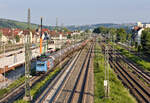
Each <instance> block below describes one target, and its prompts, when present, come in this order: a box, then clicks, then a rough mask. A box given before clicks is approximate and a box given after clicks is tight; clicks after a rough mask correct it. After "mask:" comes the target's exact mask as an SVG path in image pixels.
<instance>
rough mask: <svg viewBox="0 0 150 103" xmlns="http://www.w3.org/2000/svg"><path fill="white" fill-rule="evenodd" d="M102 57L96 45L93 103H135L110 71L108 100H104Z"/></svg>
mask: <svg viewBox="0 0 150 103" xmlns="http://www.w3.org/2000/svg"><path fill="white" fill-rule="evenodd" d="M104 68H105V67H104V56H103V54H102V53H101V48H100V46H99V45H98V44H97V45H96V47H95V56H94V83H95V85H94V86H95V88H94V102H95V103H136V100H135V99H134V98H133V97H132V96H131V95H130V93H129V91H128V90H127V89H126V88H125V87H124V86H123V84H122V83H121V81H120V80H119V79H118V78H117V76H116V75H115V73H114V71H113V70H112V69H110V72H109V73H110V74H109V76H110V80H109V83H110V95H109V96H110V98H104V95H105V94H104V78H105V69H104Z"/></svg>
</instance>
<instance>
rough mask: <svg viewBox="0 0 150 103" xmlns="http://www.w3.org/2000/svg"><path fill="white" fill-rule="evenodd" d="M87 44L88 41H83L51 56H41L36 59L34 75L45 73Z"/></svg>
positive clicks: (48, 54)
mask: <svg viewBox="0 0 150 103" xmlns="http://www.w3.org/2000/svg"><path fill="white" fill-rule="evenodd" d="M87 42H88V40H85V41H83V42H80V43H77V44H75V45H72V46H70V47H67V48H65V49H62V50H59V51H58V52H56V53H55V54H52V55H51V54H50V53H46V54H44V55H41V56H40V57H38V58H37V61H36V68H35V69H36V70H35V71H36V74H40V73H46V72H47V71H48V70H49V69H52V68H53V67H54V66H56V65H57V64H58V63H59V62H60V61H62V60H63V59H64V58H65V57H67V56H68V55H69V54H71V53H72V52H74V51H77V50H79V49H81V48H83V47H84V46H85V45H86V44H87Z"/></svg>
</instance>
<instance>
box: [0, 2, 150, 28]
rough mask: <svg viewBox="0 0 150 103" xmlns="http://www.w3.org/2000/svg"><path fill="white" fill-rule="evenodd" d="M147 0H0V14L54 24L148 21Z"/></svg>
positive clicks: (8, 17)
mask: <svg viewBox="0 0 150 103" xmlns="http://www.w3.org/2000/svg"><path fill="white" fill-rule="evenodd" d="M149 5H150V0H0V18H7V19H14V20H19V21H27V9H28V8H31V22H33V23H37V24H38V23H39V22H40V17H41V16H42V17H43V18H44V24H46V25H55V22H56V17H58V22H59V25H61V24H62V23H64V24H65V25H71V24H76V25H82V24H94V23H130V22H132V23H134V22H137V21H142V22H150V11H149V10H150V6H149Z"/></svg>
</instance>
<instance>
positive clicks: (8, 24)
mask: <svg viewBox="0 0 150 103" xmlns="http://www.w3.org/2000/svg"><path fill="white" fill-rule="evenodd" d="M43 27H44V28H49V29H52V27H49V26H43ZM0 28H19V29H27V28H28V24H27V23H26V22H20V21H15V20H9V19H0ZM37 28H38V24H33V23H32V24H31V29H37Z"/></svg>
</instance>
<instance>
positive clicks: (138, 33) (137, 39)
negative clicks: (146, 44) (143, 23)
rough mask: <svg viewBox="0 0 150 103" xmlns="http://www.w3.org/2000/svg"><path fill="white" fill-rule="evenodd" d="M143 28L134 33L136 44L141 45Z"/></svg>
mask: <svg viewBox="0 0 150 103" xmlns="http://www.w3.org/2000/svg"><path fill="white" fill-rule="evenodd" d="M143 30H144V28H141V29H139V30H138V31H137V33H136V35H135V42H137V43H138V45H141V35H142V31H143Z"/></svg>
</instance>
